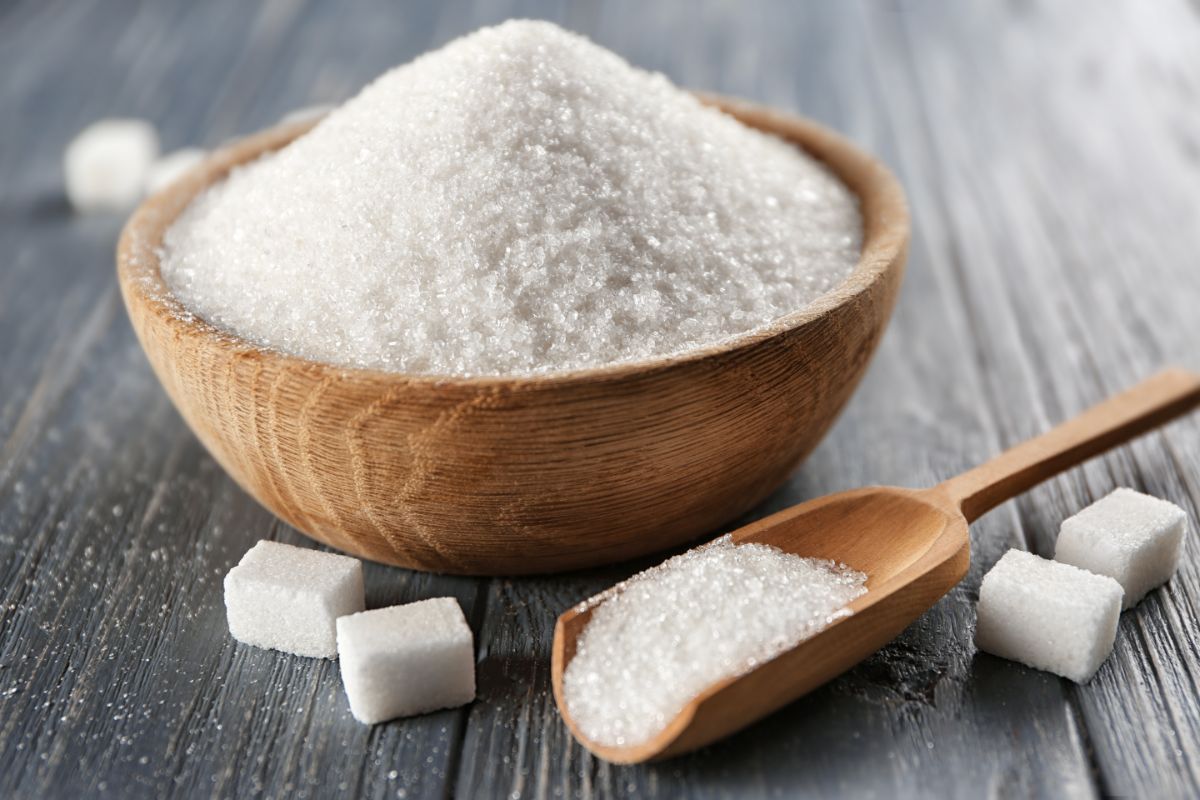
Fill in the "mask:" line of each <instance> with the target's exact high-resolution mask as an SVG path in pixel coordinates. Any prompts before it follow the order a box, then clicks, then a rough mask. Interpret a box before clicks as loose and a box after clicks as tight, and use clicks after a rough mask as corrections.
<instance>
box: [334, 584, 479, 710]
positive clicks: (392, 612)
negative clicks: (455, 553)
mask: <svg viewBox="0 0 1200 800" xmlns="http://www.w3.org/2000/svg"><path fill="white" fill-rule="evenodd" d="M337 638H338V651H339V653H340V654H341V661H340V666H341V670H342V684H343V685H344V686H345V687H346V697H347V698H349V700H350V711H351V713H353V714H354V716H355V718H356V719H358V720H359V721H360V722H365V723H368V724H371V723H376V722H383V721H384V720H388V719H392V718H393V717H407V716H412V715H414V714H423V713H425V712H426V711H434V710H436V709H439V708H452V707H454V706H460V705H462V704H464V703H469V702H471V701H472V700H474V699H475V646H474V643H473V638H472V636H471V628H470V626H468V625H467V620H466V618H465V617H464V616H463V613H462V609H461V608H460V607H459V605H458V601H457V600H455V599H454V598H453V597H438V598H434V599H432V600H422V601H420V602H418V603H409V604H408V605H403V606H391V607H389V608H378V609H374V610H372V611H364V612H362V613H360V614H352V615H350V616H348V617H342V618H340V619H339V620H338V621H337Z"/></svg>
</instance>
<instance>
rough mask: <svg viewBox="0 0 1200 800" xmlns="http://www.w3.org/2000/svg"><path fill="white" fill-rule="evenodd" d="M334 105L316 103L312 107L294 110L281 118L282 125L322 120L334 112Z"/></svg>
mask: <svg viewBox="0 0 1200 800" xmlns="http://www.w3.org/2000/svg"><path fill="white" fill-rule="evenodd" d="M333 109H334V105H333V103H315V104H313V105H311V106H304V107H303V108H296V109H293V110H291V111H289V112H287V113H286V114H284V115H283V116H282V117H280V118H279V123H280V124H281V125H290V124H291V123H293V122H309V121H310V120H315V119H320V118H321V117H323V116H325V115H326V114H328V113H329V112H330V111H333Z"/></svg>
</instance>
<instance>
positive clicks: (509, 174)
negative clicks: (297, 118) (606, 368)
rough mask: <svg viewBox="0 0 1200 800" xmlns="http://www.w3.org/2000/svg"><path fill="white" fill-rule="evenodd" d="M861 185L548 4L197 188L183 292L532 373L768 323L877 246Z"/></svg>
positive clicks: (336, 344) (472, 38) (346, 345)
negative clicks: (868, 243) (554, 16)
mask: <svg viewBox="0 0 1200 800" xmlns="http://www.w3.org/2000/svg"><path fill="white" fill-rule="evenodd" d="M860 249H861V219H860V215H859V212H858V207H857V201H856V199H855V197H854V196H853V194H852V193H851V192H850V191H849V190H848V189H847V188H846V187H845V186H844V185H843V184H842V183H841V182H840V181H839V180H838V179H837V178H836V177H834V176H833V175H832V174H831V173H830V172H829V171H828V170H827V169H826V168H825V167H823V166H822V165H821V164H819V163H818V162H817V161H815V160H814V159H812V158H810V157H808V156H806V155H805V154H803V153H802V152H801V151H800V150H799V149H798V148H796V147H794V146H792V145H790V144H787V143H785V142H784V141H782V140H780V139H778V138H775V137H773V136H770V135H767V134H764V133H762V132H759V131H757V130H754V129H751V128H749V127H747V126H745V125H743V124H742V123H740V122H738V121H736V120H734V119H733V118H732V117H730V116H728V115H726V114H724V113H722V112H720V111H718V110H715V109H713V108H710V107H707V106H704V105H703V104H701V103H700V102H699V101H698V100H697V99H696V98H695V97H694V96H693V95H691V94H690V93H688V92H685V91H683V90H681V89H679V88H677V87H675V86H673V85H672V84H671V83H670V82H669V81H668V80H667V79H666V78H664V77H663V76H661V75H657V74H651V73H648V72H644V71H642V70H639V69H636V68H634V67H632V66H630V65H629V64H628V63H626V62H625V61H624V60H622V59H621V58H620V57H619V56H617V55H615V54H613V53H611V52H609V51H607V50H604V49H603V48H601V47H598V46H597V45H595V44H592V43H591V42H589V41H588V40H586V39H584V38H583V37H580V36H577V35H574V34H571V33H568V32H566V31H564V30H562V29H560V28H557V27H556V26H554V25H552V24H550V23H546V22H529V21H510V22H507V23H504V24H502V25H500V26H497V27H495V28H487V29H483V30H481V31H478V32H476V33H474V34H471V35H469V36H467V37H464V38H462V39H459V40H456V41H454V42H452V43H450V44H448V45H447V46H445V47H444V48H442V49H440V50H438V51H435V52H432V53H429V54H426V55H424V56H422V57H420V58H418V59H417V60H415V61H413V62H411V63H410V64H407V65H404V66H401V67H398V68H396V69H393V70H392V71H390V72H388V73H386V74H384V75H383V76H381V77H380V78H378V79H377V80H375V81H374V82H373V83H372V84H370V85H369V86H367V87H366V88H365V89H364V90H363V91H362V92H361V93H360V94H359V95H358V96H357V97H355V98H353V99H351V100H350V101H348V102H347V103H345V104H344V105H343V106H341V107H340V108H337V109H336V110H334V111H333V112H332V113H330V114H329V116H327V117H326V118H325V119H323V120H322V121H321V122H320V123H319V124H317V126H316V127H315V128H313V129H312V130H311V131H309V132H308V133H306V134H305V135H304V136H302V137H300V138H299V139H297V140H296V141H294V142H293V143H292V144H290V145H289V146H287V147H285V148H283V149H282V150H280V151H278V152H277V153H274V154H271V155H267V156H265V157H263V158H261V159H260V160H258V161H256V162H254V163H252V164H249V165H247V166H245V167H243V168H241V169H238V170H235V171H234V172H233V174H231V175H230V177H229V178H228V179H227V180H225V181H223V182H222V183H220V184H218V185H216V186H214V187H213V188H211V189H210V190H208V191H207V192H206V193H205V194H203V195H202V196H200V197H199V198H197V200H195V201H194V202H193V203H192V204H191V206H190V207H189V208H188V209H187V210H186V212H185V213H184V214H182V215H181V216H180V218H179V219H178V220H177V222H176V223H175V224H174V225H173V226H172V227H171V228H170V229H169V230H168V232H167V234H166V236H165V247H164V252H163V259H162V271H163V276H164V278H165V279H166V281H167V283H168V285H169V286H170V287H171V289H172V291H173V292H174V293H175V294H176V295H177V297H178V298H179V299H180V300H181V301H182V303H183V304H184V305H185V306H186V307H187V308H188V309H189V310H190V311H191V312H193V313H196V314H198V315H200V316H202V317H203V318H205V319H207V320H208V321H210V322H211V323H213V324H215V325H217V326H218V327H221V328H223V329H225V330H227V331H229V332H231V333H233V334H236V335H239V336H241V337H243V338H246V339H248V340H250V341H253V342H255V343H257V344H258V345H260V346H264V347H269V348H275V349H278V350H282V351H285V352H288V353H292V354H295V355H299V356H302V357H306V358H310V359H313V360H317V361H324V362H332V363H336V364H340V365H345V366H352V367H366V368H375V369H382V370H392V371H401V372H407V373H421V374H442V375H509V374H528V373H538V372H547V371H555V370H570V369H576V368H587V367H595V366H599V365H604V364H610V363H615V362H623V361H630V360H638V359H644V358H648V357H654V356H662V355H666V354H671V353H677V352H680V351H685V350H688V349H691V348H695V347H697V346H701V345H705V344H709V343H712V342H715V341H718V340H722V339H725V338H728V337H731V336H735V335H738V334H742V333H745V332H748V331H751V330H754V329H757V328H761V327H763V326H766V325H768V324H769V323H770V322H771V321H773V320H775V319H777V318H779V317H780V316H782V315H785V314H789V313H791V312H794V311H797V310H800V309H801V308H803V307H804V306H806V305H808V304H809V303H810V302H811V301H813V300H814V299H815V298H817V297H818V296H820V295H822V294H824V293H826V292H828V291H829V290H830V289H831V288H833V287H834V286H835V285H837V284H838V283H839V282H841V281H842V280H843V279H844V278H845V277H846V276H847V275H848V274H849V272H850V271H851V269H852V268H853V266H854V265H855V264H856V263H857V261H858V258H859V254H860Z"/></svg>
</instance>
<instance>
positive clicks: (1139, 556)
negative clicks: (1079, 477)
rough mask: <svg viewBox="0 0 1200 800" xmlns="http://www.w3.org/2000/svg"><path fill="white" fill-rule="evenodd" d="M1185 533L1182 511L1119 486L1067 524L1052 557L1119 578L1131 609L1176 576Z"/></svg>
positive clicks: (1164, 501) (1059, 536)
mask: <svg viewBox="0 0 1200 800" xmlns="http://www.w3.org/2000/svg"><path fill="white" fill-rule="evenodd" d="M1186 532H1187V512H1185V511H1184V510H1183V509H1182V508H1180V507H1179V506H1177V505H1175V504H1174V503H1170V502H1167V501H1166V500H1160V499H1159V498H1157V497H1151V496H1150V495H1148V494H1142V493H1141V492H1135V491H1134V490H1133V489H1125V488H1121V489H1117V490H1115V491H1113V492H1111V493H1110V494H1108V495H1106V496H1105V497H1103V498H1101V499H1100V500H1097V501H1096V502H1095V503H1092V504H1091V505H1090V506H1088V507H1087V508H1085V509H1083V510H1082V511H1080V512H1079V513H1078V514H1076V515H1075V516H1073V517H1068V518H1067V519H1065V520H1063V523H1062V527H1061V529H1060V531H1059V534H1058V543H1057V544H1056V546H1055V551H1054V558H1055V560H1056V561H1062V562H1063V563H1066V564H1074V565H1075V566H1077V567H1081V568H1083V569H1086V570H1088V571H1090V572H1095V573H1096V574H1098V575H1107V576H1109V577H1110V578H1113V579H1115V580H1116V581H1117V582H1118V583H1120V584H1121V587H1122V588H1123V589H1124V590H1125V608H1130V607H1132V606H1134V605H1136V604H1137V602H1138V601H1139V600H1141V599H1142V598H1143V597H1145V596H1146V593H1147V592H1149V591H1150V590H1151V589H1154V588H1155V587H1157V586H1161V585H1162V584H1164V583H1166V582H1167V581H1168V580H1170V578H1171V576H1172V575H1174V574H1175V570H1176V568H1178V566H1179V554H1180V551H1181V550H1182V545H1183V538H1184V534H1185V533H1186Z"/></svg>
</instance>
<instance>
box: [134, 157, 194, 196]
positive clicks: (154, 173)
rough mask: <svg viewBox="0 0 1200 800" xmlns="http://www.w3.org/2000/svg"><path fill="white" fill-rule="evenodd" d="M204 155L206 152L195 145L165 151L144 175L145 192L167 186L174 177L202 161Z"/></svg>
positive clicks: (151, 191) (149, 192) (152, 192)
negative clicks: (168, 151)
mask: <svg viewBox="0 0 1200 800" xmlns="http://www.w3.org/2000/svg"><path fill="white" fill-rule="evenodd" d="M206 155H207V153H205V152H204V151H203V150H200V149H199V148H196V147H185V148H183V149H182V150H176V151H174V152H171V153H167V154H166V155H165V156H163V157H162V158H160V159H158V160H157V161H155V162H154V163H153V164H152V165H151V166H150V171H149V173H147V175H146V194H154V193H155V192H157V191H159V190H161V189H165V188H167V186H168V185H170V184H171V183H174V182H175V179H176V178H178V177H179V176H181V175H183V173H185V172H187V171H188V170H189V169H191V168H192V167H194V166H196V165H197V164H199V163H200V162H201V161H203V160H204V157H205V156H206Z"/></svg>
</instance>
